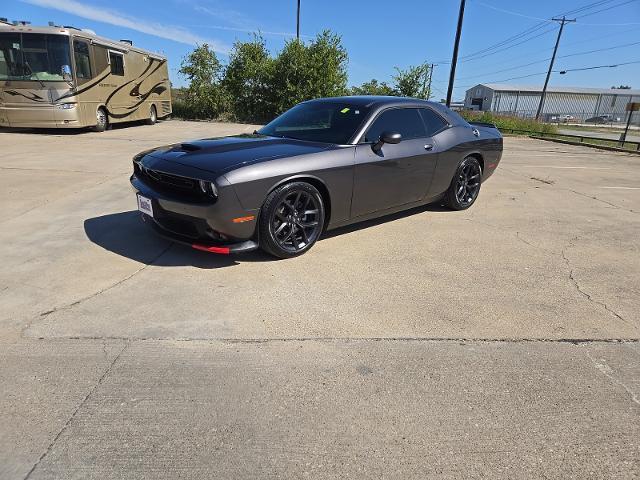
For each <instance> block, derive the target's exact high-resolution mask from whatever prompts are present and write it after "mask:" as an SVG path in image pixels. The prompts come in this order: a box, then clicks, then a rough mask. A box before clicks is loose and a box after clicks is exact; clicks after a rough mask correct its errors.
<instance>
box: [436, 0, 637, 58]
mask: <svg viewBox="0 0 640 480" xmlns="http://www.w3.org/2000/svg"><path fill="white" fill-rule="evenodd" d="M613 1H616V0H599V1H596V2H592V3H589V4H587V5H583V6H581V7H578V8H575V9H573V10H569V11H567V12H564V13H562V14H561V15H570V14H575V13H581V12H584V11H586V10H590V9H592V8H597V7H599V6H602V5H606V4H607V3H611V2H613ZM627 1H635V0H627ZM513 13H515V12H513ZM517 15H520V14H517ZM550 21H553V20H543V21H541V22H539V23H537V24H535V25H533V26H531V27H529V28H527V29H525V30H524V31H522V32H520V33H517V34H515V35H512V36H511V37H508V38H506V39H504V40H502V41H500V42H497V43H495V44H493V45H490V46H488V47H486V48H484V49H482V50H478V51H476V52H472V53H470V54H467V55H463V56H462V57H460V61H461V62H466V61H471V60H472V59H475V58H476V57H477V58H485V57H487V56H489V52H491V53H490V54H493V53H499V52H502V51H505V50H508V49H510V48H513V47H516V46H518V45H522V44H523V43H526V42H527V41H529V40H533V39H534V38H538V37H540V36H542V35H545V34H547V33H550V32H551V31H554V30H555V28H553V29H550V30H547V31H545V32H543V33H541V34H538V35H534V36H532V37H529V38H528V39H526V40H524V41H521V42H518V43H516V44H514V45H509V44H510V43H512V42H514V41H517V40H520V39H522V38H525V37H528V36H529V35H531V34H533V33H535V32H537V31H539V30H541V29H542V28H544V27H545V26H547V25H548V23H549V22H550ZM507 45H509V46H508V47H507ZM500 47H505V48H500ZM496 49H499V50H496ZM483 54H486V55H483ZM438 63H441V64H446V63H447V62H446V61H439V62H438Z"/></svg>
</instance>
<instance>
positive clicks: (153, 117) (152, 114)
mask: <svg viewBox="0 0 640 480" xmlns="http://www.w3.org/2000/svg"><path fill="white" fill-rule="evenodd" d="M157 121H158V112H157V111H156V106H155V105H151V108H150V109H149V118H147V121H146V124H147V125H155V124H156V122H157Z"/></svg>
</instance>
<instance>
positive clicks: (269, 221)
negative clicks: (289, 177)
mask: <svg viewBox="0 0 640 480" xmlns="http://www.w3.org/2000/svg"><path fill="white" fill-rule="evenodd" d="M324 215H325V213H324V203H323V201H322V196H321V195H320V192H318V190H317V189H316V188H315V187H314V186H313V185H310V184H308V183H304V182H294V183H287V184H286V185H283V186H281V187H279V188H276V189H275V190H274V191H273V192H271V193H270V194H269V196H268V197H267V200H266V201H265V202H264V205H263V206H262V210H261V211H260V223H259V228H260V247H261V248H262V249H263V250H264V251H266V252H267V253H270V254H271V255H273V256H275V257H278V258H291V257H297V256H298V255H302V254H303V253H305V252H306V251H307V250H309V249H310V248H311V247H312V246H313V244H314V243H316V241H317V240H318V238H320V235H321V233H322V229H323V228H324Z"/></svg>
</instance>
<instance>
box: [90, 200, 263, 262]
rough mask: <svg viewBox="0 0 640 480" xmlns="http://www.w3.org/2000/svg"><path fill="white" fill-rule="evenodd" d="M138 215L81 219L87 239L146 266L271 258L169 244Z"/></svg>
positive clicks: (130, 212) (133, 213)
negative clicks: (217, 252)
mask: <svg viewBox="0 0 640 480" xmlns="http://www.w3.org/2000/svg"><path fill="white" fill-rule="evenodd" d="M140 215H141V214H140V212H138V211H136V210H131V211H128V212H121V213H113V214H109V215H102V216H100V217H93V218H89V219H87V220H85V221H84V231H85V233H86V235H87V238H89V240H91V241H92V242H93V243H95V244H96V245H99V246H100V247H102V248H104V249H105V250H108V251H110V252H113V253H115V254H117V255H120V256H123V257H127V258H130V259H131V260H135V261H136V262H140V263H144V264H147V265H150V264H153V265H156V266H161V267H180V266H188V265H190V266H193V267H196V268H203V269H213V268H222V267H232V266H234V265H238V264H239V263H240V262H264V261H270V260H273V258H272V257H270V256H268V255H266V254H264V253H262V252H261V251H256V252H249V253H245V254H242V255H216V254H212V253H206V252H200V251H198V250H194V249H192V248H189V247H188V246H185V245H182V244H179V243H172V242H170V241H168V240H165V239H164V238H162V237H160V236H159V235H157V234H156V233H155V232H154V231H153V230H152V229H151V228H150V227H149V226H148V225H145V223H144V222H143V221H142V219H141V218H140Z"/></svg>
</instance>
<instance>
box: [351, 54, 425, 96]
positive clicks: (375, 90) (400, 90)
mask: <svg viewBox="0 0 640 480" xmlns="http://www.w3.org/2000/svg"><path fill="white" fill-rule="evenodd" d="M430 70H431V67H430V65H429V64H428V63H423V64H421V65H417V66H411V67H409V68H407V69H406V70H402V69H400V68H398V67H396V74H395V75H394V76H393V86H391V85H389V84H387V83H386V82H378V80H376V79H375V78H374V79H372V80H371V81H369V82H365V83H363V84H362V85H360V86H359V87H351V93H352V95H395V96H398V97H414V98H429V97H430V91H429V75H430V74H431V71H430Z"/></svg>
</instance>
